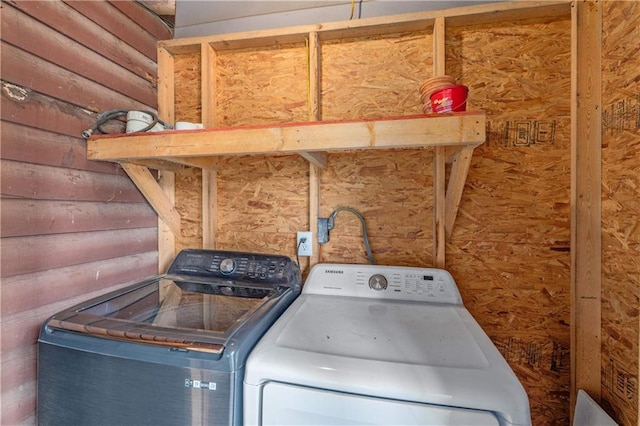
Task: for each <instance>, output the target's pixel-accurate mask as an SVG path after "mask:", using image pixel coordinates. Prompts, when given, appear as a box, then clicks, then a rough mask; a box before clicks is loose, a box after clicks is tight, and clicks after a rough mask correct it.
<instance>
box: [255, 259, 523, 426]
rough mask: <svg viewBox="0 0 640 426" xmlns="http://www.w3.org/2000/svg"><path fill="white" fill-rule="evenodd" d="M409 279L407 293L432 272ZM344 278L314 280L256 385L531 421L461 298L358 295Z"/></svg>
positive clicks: (264, 360)
mask: <svg viewBox="0 0 640 426" xmlns="http://www.w3.org/2000/svg"><path fill="white" fill-rule="evenodd" d="M359 268H360V267H359ZM378 268H381V267H378ZM396 269H397V268H396ZM328 270H329V269H328ZM335 270H336V271H343V273H341V274H339V275H340V276H341V277H345V276H348V275H353V276H352V277H351V278H353V279H352V282H353V285H354V286H359V284H357V283H358V282H359V281H358V278H357V274H356V273H355V272H354V273H353V274H351V272H352V271H350V269H349V268H344V267H342V266H341V267H339V268H335ZM379 270H380V269H378V271H379ZM372 272H373V271H372ZM383 272H384V274H383V275H385V276H386V277H391V276H392V275H393V274H392V273H391V272H389V271H387V272H385V271H383ZM414 272H415V271H414ZM362 275H363V276H365V277H368V276H371V274H369V273H365V274H362ZM374 275H377V273H376V274H374ZM400 275H401V279H400V278H399V279H398V281H397V282H398V283H399V284H398V288H399V289H406V288H407V282H406V281H407V280H406V277H414V276H417V277H421V278H422V277H427V276H428V275H427V274H426V272H425V273H423V272H422V271H419V272H417V273H412V272H411V271H402V272H401V273H400ZM411 279H413V278H411ZM340 281H341V279H337V280H336V279H333V280H331V282H329V281H326V283H327V284H326V286H324V287H323V288H324V290H319V291H315V290H314V287H316V286H314V285H312V286H310V287H309V289H307V287H306V286H307V285H308V283H309V281H307V283H306V284H305V287H304V290H303V294H302V295H301V296H299V297H298V299H297V300H296V301H295V302H294V303H293V304H292V305H291V306H290V307H289V309H288V310H287V311H286V312H285V314H283V316H281V317H280V319H279V320H278V321H277V322H276V323H275V324H274V325H273V326H272V327H271V329H270V330H269V331H268V332H267V333H266V335H265V336H264V337H263V338H262V340H261V341H260V343H259V344H258V345H257V346H256V348H254V350H253V352H252V354H251V356H250V357H249V360H248V363H247V369H246V372H245V383H246V384H247V385H255V386H260V385H263V384H265V383H268V382H281V383H290V384H297V385H301V386H308V387H311V388H319V389H327V390H332V391H339V392H347V393H351V394H357V395H368V396H377V397H381V398H387V399H396V400H401V401H412V402H417V403H428V404H436V405H443V406H450V407H460V408H470V409H477V410H485V411H491V412H493V413H495V414H496V416H497V417H498V418H500V419H501V420H502V422H503V423H504V424H522V425H528V424H530V421H531V419H530V414H529V403H528V397H527V395H526V393H525V391H524V389H523V388H522V385H521V384H520V382H519V381H518V380H517V378H516V376H515V374H514V373H513V371H512V370H511V368H510V367H509V366H508V364H507V363H506V361H505V360H504V358H503V357H502V355H501V354H500V353H499V352H498V350H497V349H496V347H495V346H494V345H493V343H492V342H491V341H490V339H489V338H488V336H487V335H486V334H485V333H484V331H483V330H482V329H481V328H480V326H479V325H478V323H477V322H476V321H475V320H474V318H473V317H472V316H471V315H470V314H469V312H468V311H467V310H466V309H465V307H464V306H463V305H462V304H461V303H457V302H455V297H454V298H453V299H452V300H451V302H450V303H440V302H435V303H430V302H427V301H425V299H426V298H427V296H425V297H423V298H422V301H420V302H415V301H411V300H408V299H409V298H408V297H405V296H406V295H402V293H403V291H399V292H396V293H394V294H391V293H390V297H389V298H384V297H381V296H379V294H381V292H374V294H375V295H376V296H375V297H358V296H354V295H353V294H354V293H353V292H351V291H349V290H348V289H346V285H343V283H341V282H340ZM347 281H348V280H347ZM391 281H392V279H391V278H389V282H390V283H389V285H391ZM429 281H431V280H430V279H429ZM365 283H366V280H365ZM410 284H411V286H413V281H411V283H410ZM447 285H450V284H447ZM330 287H331V288H332V289H331V290H328V289H329V288H330ZM365 288H367V286H366V285H365V286H361V287H359V288H358V289H357V290H355V291H357V292H362V291H365V290H363V289H365ZM411 288H412V289H414V288H415V287H411ZM336 289H337V290H336ZM392 291H393V290H392ZM331 292H333V294H330V293H331ZM404 293H406V292H404ZM449 294H452V293H451V292H449ZM447 297H449V296H447Z"/></svg>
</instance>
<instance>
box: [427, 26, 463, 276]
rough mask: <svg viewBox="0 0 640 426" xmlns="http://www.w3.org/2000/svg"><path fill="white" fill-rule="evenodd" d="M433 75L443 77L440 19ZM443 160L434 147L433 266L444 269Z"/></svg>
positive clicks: (442, 150)
mask: <svg viewBox="0 0 640 426" xmlns="http://www.w3.org/2000/svg"><path fill="white" fill-rule="evenodd" d="M433 75H434V76H441V75H445V22H444V18H442V17H440V18H436V20H435V23H434V25H433ZM445 158H446V150H445V148H444V147H436V148H435V151H434V154H433V264H434V266H436V267H438V268H444V266H445V255H446V232H445V224H446V217H445V214H446V203H445V184H446V183H445V179H446V175H445ZM462 185H464V182H462Z"/></svg>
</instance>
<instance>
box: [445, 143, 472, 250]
mask: <svg viewBox="0 0 640 426" xmlns="http://www.w3.org/2000/svg"><path fill="white" fill-rule="evenodd" d="M471 157H473V148H472V147H468V146H465V147H463V148H462V149H460V150H458V151H457V152H456V153H455V154H454V156H453V162H452V164H451V171H450V172H449V183H448V185H447V195H446V200H445V216H446V217H445V233H446V236H447V238H449V237H451V234H452V233H453V224H454V223H455V221H456V216H457V215H458V208H459V207H460V200H461V199H462V192H463V190H464V184H465V182H466V180H467V174H468V173H469V167H470V166H471Z"/></svg>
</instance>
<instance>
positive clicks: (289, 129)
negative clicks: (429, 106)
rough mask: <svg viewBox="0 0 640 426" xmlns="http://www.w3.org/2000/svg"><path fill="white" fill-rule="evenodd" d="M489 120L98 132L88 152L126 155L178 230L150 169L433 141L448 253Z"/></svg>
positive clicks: (439, 237)
mask: <svg viewBox="0 0 640 426" xmlns="http://www.w3.org/2000/svg"><path fill="white" fill-rule="evenodd" d="M485 122H486V116H485V114H484V113H483V112H464V113H451V114H432V115H414V116H405V117H391V118H380V119H363V120H349V121H317V122H304V123H287V124H278V125H264V126H242V127H215V128H209V129H202V130H188V131H165V132H147V133H130V134H124V135H122V134H120V135H98V136H93V137H91V138H90V139H89V140H88V141H87V156H88V158H89V159H91V160H103V161H116V162H119V163H120V164H121V165H122V167H123V169H124V170H125V171H126V172H127V174H128V175H129V177H131V179H132V180H133V181H134V183H135V184H136V185H137V186H138V188H139V189H140V191H141V192H142V193H143V194H144V196H145V197H146V198H147V200H148V201H149V203H150V204H151V205H152V207H153V208H154V210H155V211H156V213H157V214H158V216H159V217H160V219H162V221H163V222H164V224H166V226H167V227H168V228H169V230H170V231H171V232H172V233H173V234H174V235H176V236H178V235H180V221H181V218H180V215H179V214H178V212H177V211H176V209H175V206H174V203H173V202H172V200H171V197H170V196H167V194H166V192H165V191H164V190H163V189H162V187H161V184H160V183H158V182H157V181H156V180H155V178H154V177H153V175H152V174H151V172H150V171H149V170H148V169H149V168H153V169H158V170H168V171H176V169H179V168H181V167H184V166H191V167H198V168H201V169H203V170H208V169H210V170H215V165H216V162H215V159H214V157H219V156H225V155H273V154H291V153H298V154H300V155H302V156H303V157H305V158H306V159H308V160H309V161H310V162H311V163H312V164H313V165H316V166H320V167H326V154H325V153H326V152H337V151H347V150H366V149H397V148H422V147H434V148H435V153H434V162H435V164H436V168H435V170H436V173H434V178H433V182H434V205H436V206H439V207H438V208H437V209H435V210H436V214H435V220H434V223H435V227H436V231H435V232H434V234H435V241H434V247H439V250H440V251H441V252H443V251H444V241H445V239H446V238H447V237H448V236H450V235H451V232H452V230H453V224H454V222H455V218H456V216H457V213H458V206H459V204H460V199H461V198H462V192H463V188H464V184H465V181H466V178H467V172H468V171H469V166H470V164H471V157H472V155H473V149H474V148H475V147H476V146H478V145H480V144H482V143H484V141H485ZM447 148H448V149H447ZM446 162H449V163H451V164H452V166H451V170H450V175H449V178H448V179H446V178H445V174H444V170H445V167H444V165H445V163H446ZM446 183H448V186H447V185H445V184H446ZM203 204H205V205H206V204H207V202H203ZM439 259H443V254H442V255H440V258H439ZM441 262H443V260H442V261H441ZM439 266H443V265H442V264H441V265H439Z"/></svg>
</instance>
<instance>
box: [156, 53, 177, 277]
mask: <svg viewBox="0 0 640 426" xmlns="http://www.w3.org/2000/svg"><path fill="white" fill-rule="evenodd" d="M174 99H175V73H174V60H173V56H172V55H171V53H169V51H167V50H166V49H164V48H162V47H159V48H158V117H159V118H160V119H161V120H162V121H164V122H166V123H175V105H174ZM159 179H160V181H159V184H160V187H161V188H162V191H163V192H164V193H165V195H166V197H167V198H168V199H169V201H170V202H171V203H172V205H173V206H175V199H176V198H175V173H173V172H159ZM176 237H177V235H176V234H174V233H173V232H172V230H171V228H169V226H168V225H167V224H166V223H165V222H164V221H163V220H162V219H161V218H158V272H159V273H164V272H165V271H166V270H167V269H168V268H169V264H170V263H171V261H172V260H173V258H174V257H175V255H176Z"/></svg>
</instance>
